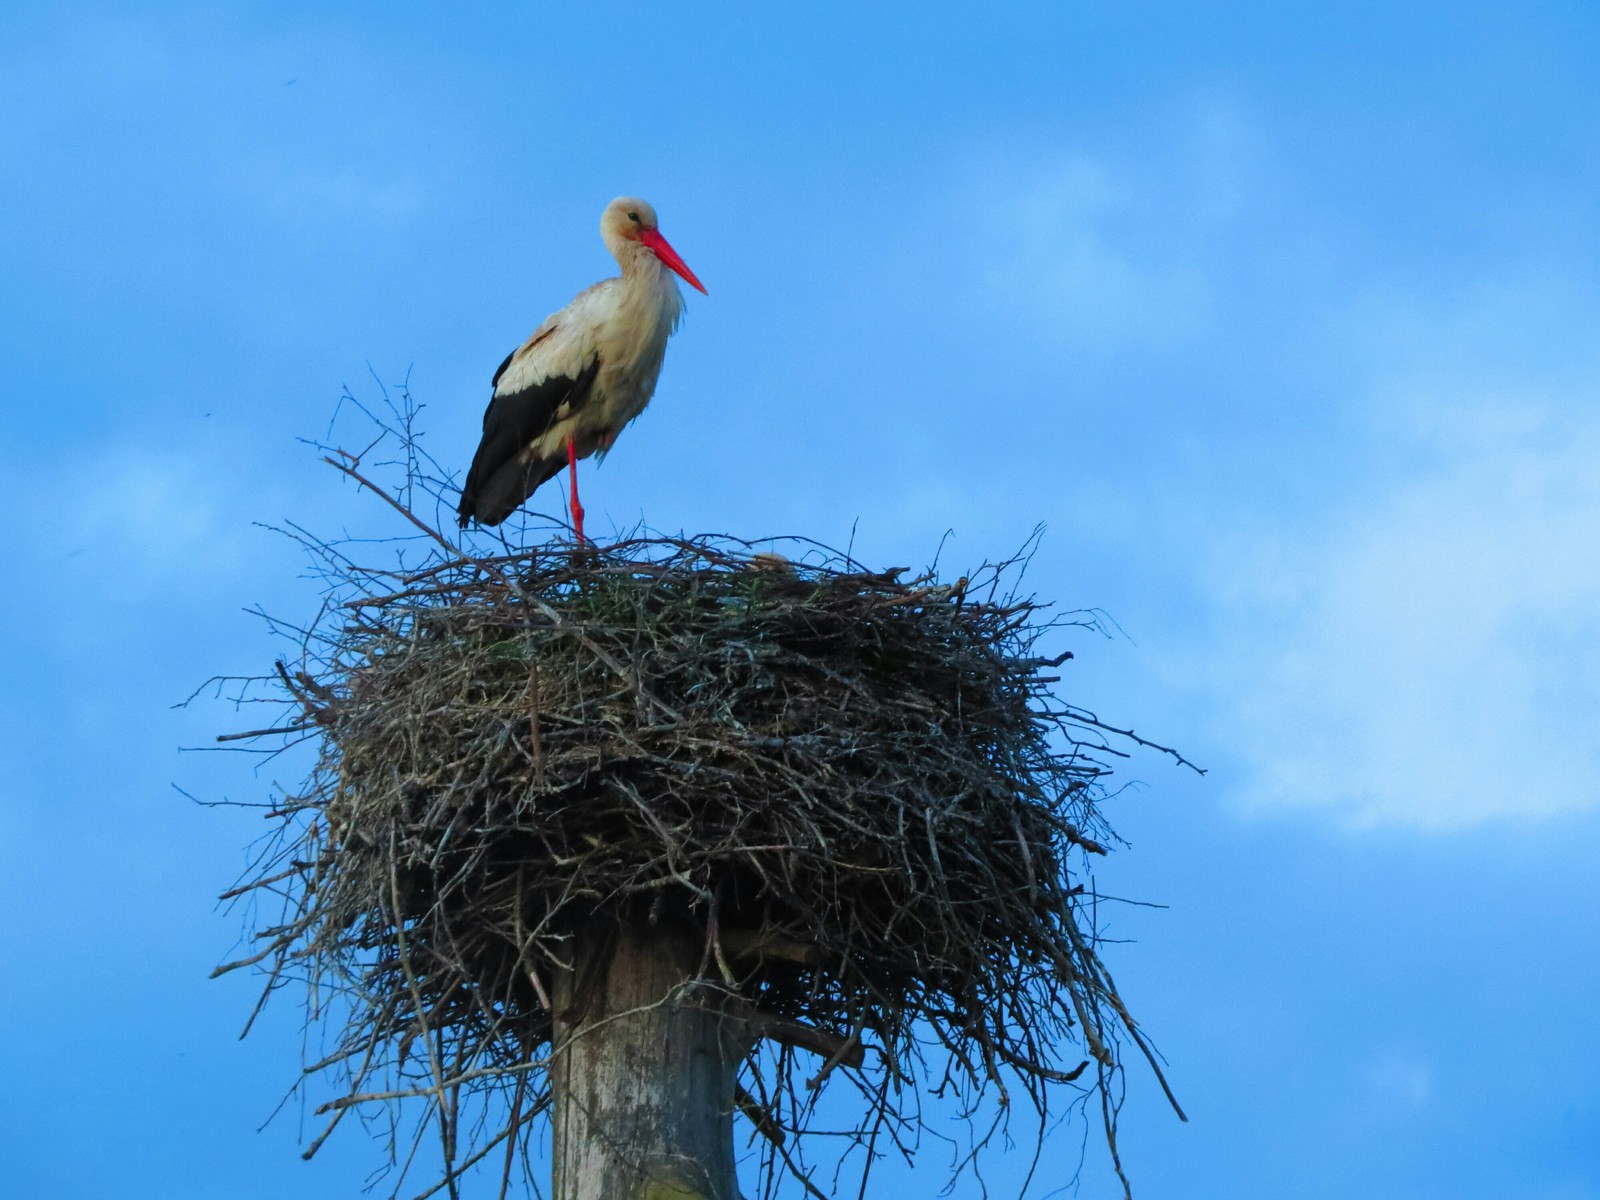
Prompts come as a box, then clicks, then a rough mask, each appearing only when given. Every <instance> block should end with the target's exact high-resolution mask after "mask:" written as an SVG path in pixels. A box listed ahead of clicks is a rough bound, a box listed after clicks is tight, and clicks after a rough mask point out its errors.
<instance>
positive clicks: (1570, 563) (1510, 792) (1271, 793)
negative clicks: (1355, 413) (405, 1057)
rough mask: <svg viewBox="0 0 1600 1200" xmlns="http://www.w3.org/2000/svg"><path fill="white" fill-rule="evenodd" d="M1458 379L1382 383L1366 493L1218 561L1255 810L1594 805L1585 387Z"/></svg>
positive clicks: (1470, 819)
mask: <svg viewBox="0 0 1600 1200" xmlns="http://www.w3.org/2000/svg"><path fill="white" fill-rule="evenodd" d="M1505 316H1506V317H1507V319H1508V320H1512V321H1514V320H1515V319H1516V318H1515V315H1514V314H1510V313H1508V314H1505ZM1456 325H1457V323H1455V322H1451V323H1449V327H1450V328H1454V327H1456ZM1452 336H1453V335H1452ZM1459 373H1460V372H1459V368H1457V369H1456V370H1452V371H1450V372H1447V373H1446V374H1444V375H1443V376H1440V377H1436V378H1435V379H1434V380H1433V381H1432V382H1431V383H1430V382H1428V381H1426V380H1425V379H1424V378H1422V377H1421V376H1419V375H1418V374H1416V372H1415V371H1414V370H1413V369H1411V368H1407V369H1406V370H1405V372H1404V375H1405V380H1404V387H1405V389H1407V390H1408V392H1409V394H1405V395H1402V394H1401V393H1400V391H1399V389H1398V388H1397V387H1395V386H1385V387H1381V388H1380V389H1379V391H1380V394H1381V400H1382V404H1383V407H1382V409H1380V410H1378V411H1377V412H1375V413H1374V419H1375V421H1376V423H1378V424H1379V425H1380V426H1381V427H1382V432H1384V433H1386V434H1387V435H1388V436H1389V437H1390V438H1392V439H1393V445H1392V451H1393V454H1394V458H1395V460H1396V463H1395V466H1394V468H1393V469H1392V470H1391V471H1390V472H1389V473H1388V476H1387V478H1386V479H1385V480H1384V481H1383V482H1381V483H1379V484H1377V485H1371V484H1369V485H1368V486H1367V487H1366V488H1365V489H1364V490H1363V492H1362V494H1360V495H1350V494H1348V493H1345V494H1343V495H1339V494H1337V493H1336V494H1335V495H1334V496H1333V497H1331V500H1330V507H1329V510H1328V511H1327V512H1325V513H1322V514H1317V515H1316V516H1315V517H1314V518H1313V519H1312V520H1310V521H1306V522H1302V523H1299V524H1297V525H1295V526H1293V527H1290V526H1283V525H1280V526H1279V527H1278V528H1277V530H1276V532H1273V533H1269V534H1266V535H1264V536H1256V537H1251V538H1245V539H1233V540H1231V541H1230V542H1225V543H1223V544H1220V545H1219V546H1217V547H1216V549H1215V554H1216V558H1215V560H1214V563H1213V567H1212V570H1211V572H1210V574H1209V579H1208V584H1209V591H1210V599H1211V603H1213V604H1214V605H1216V606H1217V609H1218V610H1219V611H1221V612H1222V613H1224V614H1225V616H1224V618H1223V626H1224V628H1225V629H1226V630H1227V633H1226V634H1225V636H1224V637H1223V638H1222V640H1221V641H1220V642H1219V643H1218V644H1217V645H1216V647H1215V648H1214V649H1215V652H1216V653H1215V657H1214V659H1213V660H1212V661H1211V663H1210V668H1209V669H1210V671H1211V672H1214V673H1215V674H1214V677H1215V678H1216V679H1219V680H1225V681H1227V682H1226V683H1225V684H1218V685H1216V686H1217V687H1218V689H1219V690H1220V691H1222V692H1223V693H1224V694H1225V695H1226V696H1227V698H1228V703H1227V704H1225V705H1224V706H1223V707H1222V709H1221V710H1220V711H1221V712H1222V713H1223V714H1225V715H1224V718H1223V721H1224V724H1226V725H1227V727H1228V728H1227V730H1226V732H1223V733H1221V734H1220V735H1219V736H1221V737H1222V738H1223V739H1225V740H1227V741H1228V742H1229V743H1230V744H1232V745H1233V746H1234V747H1235V748H1236V749H1237V750H1238V751H1239V752H1240V754H1241V755H1242V758H1243V761H1244V765H1245V774H1246V782H1245V785H1244V791H1243V798H1244V800H1245V802H1246V803H1247V804H1248V805H1250V806H1252V807H1254V808H1258V809H1260V808H1270V807H1281V806H1291V807H1300V808H1318V809H1323V810H1327V811H1329V812H1331V813H1333V814H1335V815H1336V816H1338V817H1339V818H1341V819H1342V820H1345V821H1347V822H1350V823H1353V824H1356V825H1365V826H1371V825H1376V824H1390V823H1392V824H1402V825H1409V826H1414V827H1419V828H1425V829H1446V828H1452V827H1460V826H1465V825H1469V824H1473V823H1478V822H1483V821H1489V820H1497V819H1507V820H1509V819H1518V818H1530V817H1541V816H1550V815H1555V814H1560V813H1566V812H1572V811H1576V810H1580V809H1586V808H1590V807H1593V806H1595V805H1596V804H1597V803H1600V417H1597V416H1596V415H1595V414H1596V412H1597V410H1600V403H1597V402H1600V388H1597V387H1594V386H1590V387H1588V388H1584V389H1580V390H1576V391H1571V390H1564V389H1563V388H1562V387H1561V386H1560V385H1557V384H1554V383H1552V382H1551V380H1550V379H1549V378H1548V377H1540V376H1539V375H1537V374H1529V375H1528V376H1527V377H1525V378H1524V380H1523V381H1522V383H1521V384H1520V385H1518V384H1516V383H1513V382H1509V381H1505V380H1502V381H1501V382H1500V383H1499V384H1498V385H1497V386H1496V388H1495V389H1494V390H1493V391H1492V392H1491V393H1488V394H1484V393H1481V392H1480V393H1478V394H1475V395H1474V394H1472V393H1470V392H1467V391H1465V390H1464V389H1465V388H1466V387H1467V386H1469V385H1467V384H1466V383H1465V382H1464V381H1463V380H1462V379H1460V378H1457V377H1456V376H1457V375H1458V374H1459ZM1380 414H1382V415H1380Z"/></svg>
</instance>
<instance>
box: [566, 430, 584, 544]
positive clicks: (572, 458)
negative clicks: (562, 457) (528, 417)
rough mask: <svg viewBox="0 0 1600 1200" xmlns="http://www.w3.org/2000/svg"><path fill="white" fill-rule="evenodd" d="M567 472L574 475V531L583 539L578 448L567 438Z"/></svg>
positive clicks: (580, 539) (579, 538)
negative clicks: (579, 498)
mask: <svg viewBox="0 0 1600 1200" xmlns="http://www.w3.org/2000/svg"><path fill="white" fill-rule="evenodd" d="M567 474H568V475H570V476H571V477H572V531H573V533H575V534H577V536H578V540H579V541H580V542H581V541H583V505H581V504H579V503H578V449H577V447H576V446H575V445H573V442H572V438H571V437H568V438H567Z"/></svg>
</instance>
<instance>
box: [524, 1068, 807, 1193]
mask: <svg viewBox="0 0 1600 1200" xmlns="http://www.w3.org/2000/svg"><path fill="white" fill-rule="evenodd" d="M733 1102H734V1104H735V1105H736V1106H737V1107H738V1109H739V1111H740V1112H742V1113H743V1114H744V1115H745V1117H746V1118H748V1119H749V1121H750V1124H752V1125H754V1126H755V1127H756V1132H757V1133H759V1134H760V1135H761V1136H762V1137H764V1138H766V1139H767V1141H769V1142H771V1143H772V1144H773V1145H774V1146H782V1145H783V1143H784V1133H783V1126H782V1125H779V1124H778V1121H777V1118H775V1117H774V1116H773V1115H772V1114H771V1113H769V1112H768V1111H767V1110H766V1109H765V1108H763V1107H762V1106H761V1104H760V1102H759V1101H758V1100H756V1098H755V1097H754V1096H752V1095H751V1094H750V1093H749V1092H747V1091H745V1087H744V1084H742V1083H738V1082H735V1083H734V1085H733ZM502 1200H504V1197H502Z"/></svg>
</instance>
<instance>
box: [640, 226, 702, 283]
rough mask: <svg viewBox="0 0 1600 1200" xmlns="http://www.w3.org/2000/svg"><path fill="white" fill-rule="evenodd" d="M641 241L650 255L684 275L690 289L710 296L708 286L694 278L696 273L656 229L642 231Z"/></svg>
mask: <svg viewBox="0 0 1600 1200" xmlns="http://www.w3.org/2000/svg"><path fill="white" fill-rule="evenodd" d="M639 240H640V241H641V242H643V243H644V244H645V245H646V246H649V247H650V253H652V254H654V255H655V256H656V257H657V258H659V259H660V260H661V261H662V262H664V263H666V264H667V266H669V267H671V268H672V269H673V270H674V271H676V272H677V273H678V274H679V275H682V276H683V277H684V279H685V280H687V281H688V284H689V286H690V287H692V288H698V289H699V291H700V293H701V295H705V296H709V295H710V294H711V293H710V292H708V291H706V285H705V284H703V283H701V282H700V281H699V280H698V279H696V278H695V277H694V272H693V271H691V270H689V264H688V263H686V262H684V261H683V259H681V258H679V257H678V252H677V251H676V250H674V249H673V248H672V247H671V246H669V245H667V239H666V238H664V237H662V236H661V235H660V234H659V233H657V232H656V231H655V230H654V229H641V230H640V231H639Z"/></svg>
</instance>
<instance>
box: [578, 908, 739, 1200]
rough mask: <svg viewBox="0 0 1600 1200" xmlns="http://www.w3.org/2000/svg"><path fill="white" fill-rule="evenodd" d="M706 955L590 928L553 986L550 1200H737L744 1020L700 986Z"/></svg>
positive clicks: (669, 936)
mask: <svg viewBox="0 0 1600 1200" xmlns="http://www.w3.org/2000/svg"><path fill="white" fill-rule="evenodd" d="M699 958H700V955H699V947H698V946H697V945H696V944H695V943H694V941H693V940H692V939H690V938H688V937H687V936H685V935H683V934H681V933H678V932H676V931H673V930H670V929H667V928H664V927H651V926H649V925H646V924H644V923H642V922H640V923H633V924H622V925H617V924H604V923H600V922H594V923H591V924H590V925H589V926H587V927H586V928H585V929H584V930H583V931H581V932H580V933H579V935H578V937H577V938H576V941H575V945H574V954H573V969H572V970H570V971H565V972H562V973H561V974H560V975H559V976H558V977H557V979H556V988H555V995H554V997H553V1001H554V1009H555V1036H556V1047H557V1049H556V1055H555V1060H554V1062H553V1063H552V1065H551V1083H552V1087H553V1089H554V1100H555V1115H554V1135H553V1151H554V1155H553V1156H554V1160H555V1162H554V1168H555V1170H554V1176H555V1179H554V1189H553V1193H554V1200H739V1190H738V1184H737V1181H736V1178H735V1173H734V1164H733V1097H734V1077H735V1073H736V1071H737V1068H738V1063H739V1060H740V1057H741V1056H742V1045H743V1042H742V1039H743V1033H742V1030H741V1026H740V1023H739V1022H738V1021H737V1020H735V1019H734V1018H732V1017H731V1016H729V1015H726V1014H724V1013H723V1012H721V1011H719V1007H718V1004H717V996H716V994H715V993H710V994H707V993H706V992H705V991H704V989H701V988H699V987H697V986H696V985H695V984H694V982H693V981H694V978H695V967H696V965H697V963H698V962H699Z"/></svg>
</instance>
